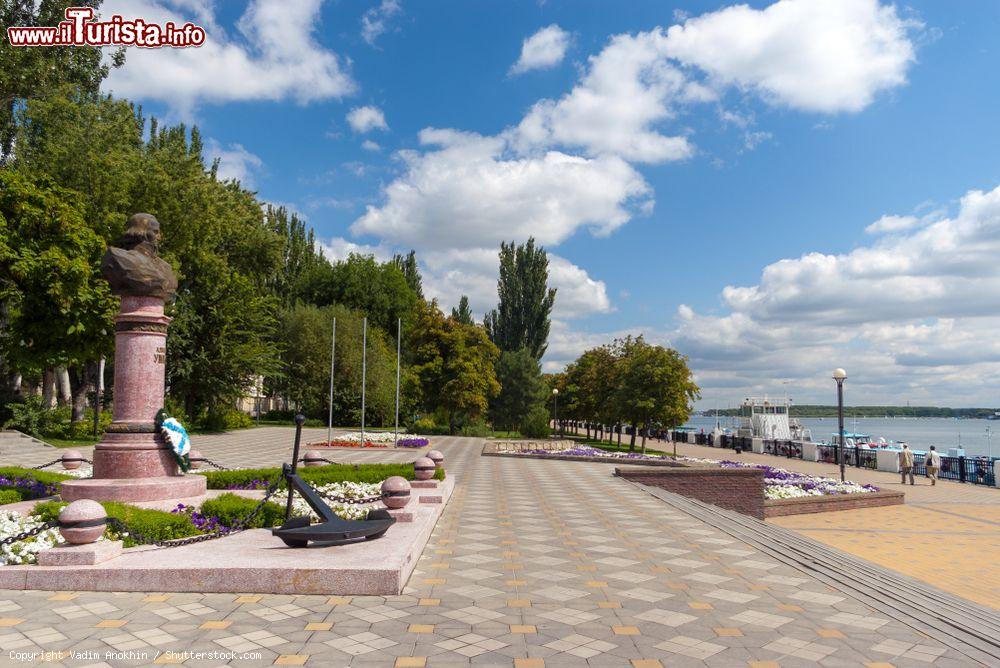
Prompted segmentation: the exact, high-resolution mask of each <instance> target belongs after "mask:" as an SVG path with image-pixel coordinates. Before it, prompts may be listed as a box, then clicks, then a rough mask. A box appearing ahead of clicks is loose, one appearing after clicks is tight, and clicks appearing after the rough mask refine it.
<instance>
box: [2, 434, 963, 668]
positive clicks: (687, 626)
mask: <svg viewBox="0 0 1000 668" xmlns="http://www.w3.org/2000/svg"><path fill="white" fill-rule="evenodd" d="M277 432H278V433H268V432H265V431H264V430H260V433H261V437H260V438H257V437H256V436H255V439H254V442H253V443H249V444H248V443H247V442H246V439H245V436H241V438H243V442H242V444H241V447H242V450H241V449H240V448H238V447H236V446H235V445H233V443H234V442H235V441H230V440H228V438H227V439H222V440H219V441H215V442H217V443H218V444H219V446H218V451H217V452H213V451H212V448H213V447H214V446H213V445H212V443H213V441H212V440H211V439H208V440H205V439H203V438H202V437H199V439H201V440H200V441H199V442H197V443H196V447H199V449H201V450H202V452H205V454H206V456H208V457H210V458H212V459H214V460H216V461H220V462H222V463H232V462H233V459H226V458H227V457H231V458H238V457H244V461H245V462H246V463H247V464H251V463H252V464H253V465H273V464H274V463H276V462H278V461H281V459H282V458H287V453H288V450H289V449H290V446H291V441H290V439H289V438H288V436H289V435H290V433H291V432H290V431H289V430H282V429H279V430H277ZM317 432H318V433H319V434H320V435H318V436H316V437H317V438H321V437H322V436H325V431H324V430H317ZM246 433H249V434H251V435H256V434H257V432H256V431H255V432H244V434H246ZM309 438H313V436H309ZM434 443H435V447H437V448H438V449H440V450H442V451H443V452H444V454H445V457H446V465H447V466H448V473H449V475H452V476H454V477H455V479H456V483H457V485H456V491H455V494H454V496H453V497H452V500H451V501H450V502H449V504H448V506H447V507H446V509H445V512H444V515H443V516H442V518H441V520H440V521H439V523H438V526H437V527H436V528H435V530H434V533H433V535H432V537H431V539H430V542H429V543H428V546H427V549H426V550H425V552H424V554H423V555H421V556H420V558H419V560H418V563H417V565H416V570H415V571H414V575H413V577H412V578H411V580H410V582H409V583H407V587H406V590H405V592H404V594H403V595H402V596H394V597H393V596H390V597H377V596H356V597H328V596H272V595H256V594H252V593H248V594H245V595H233V594H197V593H189V594H104V593H74V592H66V593H62V594H52V593H50V592H4V593H2V596H3V598H2V599H0V650H3V651H5V652H6V651H9V650H13V649H17V650H30V651H34V650H37V649H44V650H59V649H65V648H67V647H70V646H72V647H79V648H83V647H93V648H100V649H103V650H107V649H109V648H113V646H112V645H110V644H109V643H117V644H119V645H123V646H124V645H135V646H136V647H138V648H140V649H143V648H147V647H151V646H154V645H156V646H157V649H163V650H175V651H176V650H199V649H201V650H223V649H224V650H227V651H234V652H250V651H257V652H261V653H262V654H261V655H262V658H261V659H260V661H259V662H256V663H254V662H250V663H246V662H240V661H238V660H237V661H234V662H233V663H234V665H241V666H245V665H270V664H271V663H277V664H278V665H307V666H337V667H338V668H339V667H340V666H359V667H368V668H376V667H382V666H430V667H431V668H436V667H437V666H441V667H442V668H456V667H458V666H470V665H483V666H515V667H524V668H544V667H545V666H548V668H554V667H558V666H565V667H575V666H587V665H589V666H594V667H595V668H598V667H600V668H605V667H617V666H621V667H632V666H635V667H639V668H644V667H646V666H651V667H653V668H656V667H660V668H662V666H675V665H676V666H688V665H707V666H746V665H748V664H750V663H751V662H755V661H759V662H774V663H776V664H780V665H781V666H788V667H791V666H806V665H815V664H820V665H828V666H848V665H851V666H853V665H864V664H866V663H872V664H875V663H878V662H884V663H890V664H893V665H896V666H898V667H899V668H902V666H912V665H918V666H920V665H940V666H942V668H944V667H945V666H961V665H965V664H967V663H968V662H967V661H963V657H962V655H960V654H957V653H956V652H955V651H954V650H949V649H946V648H945V647H943V646H941V645H940V644H939V643H937V642H936V641H934V640H933V638H928V637H925V636H923V635H921V634H919V633H917V632H916V631H914V630H912V629H911V628H909V627H907V626H904V625H902V624H900V623H898V622H896V621H894V620H890V619H887V618H886V616H885V615H881V614H880V615H873V614H871V612H870V610H868V609H867V608H866V607H865V606H863V605H860V604H859V603H858V602H857V601H856V600H854V599H853V598H852V597H851V596H850V595H848V594H846V593H844V592H837V591H830V590H829V589H828V588H827V587H826V586H825V585H823V584H820V583H818V582H817V581H815V580H814V579H812V578H811V577H809V576H808V575H806V574H803V573H802V572H800V571H798V570H795V569H793V568H791V567H789V566H786V565H784V564H781V563H778V562H777V561H775V560H773V559H771V558H770V557H768V556H767V555H765V554H762V553H761V552H759V551H757V550H755V549H752V548H750V547H748V546H747V545H745V544H743V543H742V542H741V541H737V540H731V539H730V538H729V537H728V536H726V535H725V534H722V532H721V531H719V530H717V529H715V528H714V527H711V526H708V525H706V524H704V523H703V522H701V521H699V520H696V519H694V518H693V517H690V516H688V515H686V514H684V513H682V512H680V511H679V510H677V509H675V508H673V507H669V506H667V505H666V504H663V503H660V502H657V501H654V500H653V499H651V497H649V496H648V495H646V494H645V493H642V492H641V491H639V490H637V489H636V488H634V487H632V486H630V485H628V484H627V483H624V482H623V481H621V480H618V479H615V478H614V477H612V475H611V470H612V469H611V467H608V466H606V465H602V464H580V463H569V462H556V461H537V460H536V461H527V460H519V459H502V458H486V457H480V456H479V451H480V447H481V441H479V440H477V439H470V438H448V437H435V439H434ZM349 454H351V455H358V454H363V455H365V457H366V458H365V459H359V458H357V457H356V456H352V457H349V458H347V457H341V455H340V453H338V454H336V455H335V457H336V458H338V459H343V460H344V461H390V460H392V461H411V460H412V453H394V452H382V453H375V452H372V453H349ZM390 455H391V456H390ZM51 458H52V457H50V458H49V459H51ZM40 461H44V460H40ZM740 564H742V565H740ZM441 566H447V568H442V567H441ZM515 566H516V567H517V568H516V569H515V568H514V567H515ZM713 594H714V596H713ZM60 611H61V612H60ZM6 620H10V622H9V624H7V622H6ZM104 620H107V621H111V622H114V623H116V624H117V623H119V622H125V624H124V626H122V627H120V628H114V627H105V628H97V624H98V623H100V622H102V621H104ZM160 633H162V634H166V635H156V634H160ZM171 638H173V640H171ZM159 645H162V646H159ZM282 657H284V658H282ZM303 661H304V664H303V663H302V662H303ZM532 662H533V663H532ZM199 665H202V664H199ZM211 665H215V664H211Z"/></svg>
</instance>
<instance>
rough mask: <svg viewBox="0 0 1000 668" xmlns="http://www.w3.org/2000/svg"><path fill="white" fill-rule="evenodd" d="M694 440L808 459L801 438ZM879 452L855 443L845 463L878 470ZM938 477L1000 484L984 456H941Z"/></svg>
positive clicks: (819, 457) (828, 447) (829, 456)
mask: <svg viewBox="0 0 1000 668" xmlns="http://www.w3.org/2000/svg"><path fill="white" fill-rule="evenodd" d="M671 435H672V436H674V438H675V440H681V442H691V441H688V440H687V439H688V438H689V436H687V435H685V437H684V439H678V438H677V435H676V434H671ZM691 440H693V441H694V442H695V443H696V444H697V445H707V446H711V447H716V448H728V449H731V450H732V449H735V448H736V447H737V446H739V448H740V449H741V450H742V451H743V452H751V451H753V448H754V447H755V446H754V442H757V444H758V446H757V447H759V448H760V449H759V450H757V451H758V452H761V451H763V453H764V454H769V455H772V456H775V457H785V458H788V459H805V457H804V449H805V448H804V445H803V443H802V442H799V441H787V440H780V439H763V440H762V441H761V440H759V439H752V438H747V437H743V436H733V435H730V434H695V435H693V438H692V439H691ZM805 445H807V446H809V447H810V452H812V451H813V450H812V448H814V449H815V457H816V461H819V462H823V463H826V464H839V463H840V459H839V454H840V452H839V450H840V449H839V448H838V447H837V446H836V445H833V444H829V443H807V444H805ZM879 452H880V450H877V449H874V448H857V447H854V446H849V447H846V448H844V452H843V454H844V464H845V465H846V466H850V467H855V468H863V469H868V470H870V471H877V470H879V461H878V460H879V457H878V453H879ZM893 454H895V453H893ZM812 457H813V455H811V454H810V456H809V460H810V461H812ZM883 459H884V457H883ZM914 459H915V461H914V469H913V473H914V475H918V476H924V475H926V472H927V469H926V467H925V466H924V456H923V455H917V456H916V457H915V458H914ZM883 463H885V462H883ZM882 470H886V469H882ZM938 477H940V478H943V479H947V480H956V481H958V482H965V483H970V484H973V485H986V486H992V487H995V486H997V484H996V483H997V479H996V475H995V472H994V463H993V460H992V459H987V458H985V457H947V456H942V457H941V470H940V471H939V472H938Z"/></svg>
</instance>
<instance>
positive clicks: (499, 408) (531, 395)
mask: <svg viewBox="0 0 1000 668" xmlns="http://www.w3.org/2000/svg"><path fill="white" fill-rule="evenodd" d="M496 375H497V381H499V383H500V392H499V393H498V394H497V396H496V398H495V399H494V400H493V401H492V402H491V405H490V419H491V420H492V421H493V427H494V428H498V427H499V428H503V429H505V430H508V431H514V430H517V429H519V428H520V427H521V425H522V424H523V423H524V421H525V419H526V418H527V417H528V415H529V414H530V413H531V411H532V410H533V409H535V408H537V407H539V406H544V402H545V400H546V398H547V395H548V386H547V385H546V384H545V381H544V380H543V378H542V370H541V367H540V366H539V364H538V360H536V359H535V357H534V356H533V355H532V354H531V353H530V352H529V351H528V350H527V349H525V348H521V349H520V350H513V351H511V350H505V351H503V352H502V353H500V358H499V359H498V360H497V364H496Z"/></svg>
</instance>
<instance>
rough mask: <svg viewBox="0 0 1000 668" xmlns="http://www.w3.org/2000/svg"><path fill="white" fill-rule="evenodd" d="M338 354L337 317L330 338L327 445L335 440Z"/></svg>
mask: <svg viewBox="0 0 1000 668" xmlns="http://www.w3.org/2000/svg"><path fill="white" fill-rule="evenodd" d="M336 352H337V317H336V316H334V317H333V336H332V337H331V338H330V408H329V412H328V413H327V417H326V443H327V445H329V444H330V442H331V440H332V439H333V367H334V364H335V363H336V355H335V353H336Z"/></svg>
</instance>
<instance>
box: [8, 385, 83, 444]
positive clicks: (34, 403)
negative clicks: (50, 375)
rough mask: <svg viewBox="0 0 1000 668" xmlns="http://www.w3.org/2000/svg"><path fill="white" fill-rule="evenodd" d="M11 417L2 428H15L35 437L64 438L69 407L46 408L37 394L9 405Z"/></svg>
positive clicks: (67, 428)
mask: <svg viewBox="0 0 1000 668" xmlns="http://www.w3.org/2000/svg"><path fill="white" fill-rule="evenodd" d="M9 410H10V413H11V418H10V419H9V420H7V421H6V422H5V423H4V425H3V427H4V429H17V430H18V431H20V432H23V433H25V434H30V435H31V436H34V437H36V438H44V437H46V436H48V437H50V438H66V436H67V433H68V430H69V418H70V408H69V407H68V406H65V407H59V408H46V407H45V405H44V403H43V399H42V397H41V396H39V395H32V396H30V397H26V398H25V399H24V403H16V404H11V405H10V406H9Z"/></svg>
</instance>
